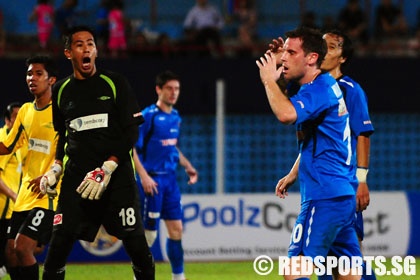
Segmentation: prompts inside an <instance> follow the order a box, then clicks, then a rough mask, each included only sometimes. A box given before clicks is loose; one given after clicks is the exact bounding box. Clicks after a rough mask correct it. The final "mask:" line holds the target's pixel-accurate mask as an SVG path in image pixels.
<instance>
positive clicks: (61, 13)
mask: <svg viewBox="0 0 420 280" xmlns="http://www.w3.org/2000/svg"><path fill="white" fill-rule="evenodd" d="M77 5H78V0H64V2H63V4H62V5H61V6H60V7H59V8H58V9H57V10H56V11H55V26H56V27H57V30H58V33H59V36H60V38H61V36H63V35H64V34H66V33H67V30H68V29H69V28H70V27H72V26H74V25H75V24H76V17H77V14H76V11H75V10H76V7H77Z"/></svg>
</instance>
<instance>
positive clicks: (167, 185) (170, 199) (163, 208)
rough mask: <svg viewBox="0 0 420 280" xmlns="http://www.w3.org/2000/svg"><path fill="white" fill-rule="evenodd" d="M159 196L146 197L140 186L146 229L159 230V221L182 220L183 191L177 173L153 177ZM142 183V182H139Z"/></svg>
mask: <svg viewBox="0 0 420 280" xmlns="http://www.w3.org/2000/svg"><path fill="white" fill-rule="evenodd" d="M152 178H153V180H155V182H156V183H157V184H158V186H157V189H158V192H159V193H158V194H154V195H153V196H152V195H146V194H145V193H144V190H143V187H142V186H141V185H140V184H139V188H140V198H141V202H142V203H141V213H142V215H143V223H144V228H145V229H147V230H157V228H158V224H159V220H160V219H163V220H182V207H181V191H180V190H179V187H178V184H177V181H176V179H177V178H176V174H175V172H172V173H166V174H157V175H152ZM138 182H140V181H138Z"/></svg>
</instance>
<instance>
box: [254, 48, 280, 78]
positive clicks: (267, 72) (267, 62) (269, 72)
mask: <svg viewBox="0 0 420 280" xmlns="http://www.w3.org/2000/svg"><path fill="white" fill-rule="evenodd" d="M256 63H257V66H258V68H259V69H260V78H261V81H262V82H263V83H264V84H265V83H267V82H269V81H274V82H275V81H277V80H278V79H279V78H280V75H281V73H282V71H283V67H279V68H278V69H277V63H276V56H275V54H273V53H271V52H269V53H265V54H264V55H263V56H262V57H260V59H259V60H257V61H256Z"/></svg>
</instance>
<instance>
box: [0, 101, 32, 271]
mask: <svg viewBox="0 0 420 280" xmlns="http://www.w3.org/2000/svg"><path fill="white" fill-rule="evenodd" d="M21 106H22V105H21V104H20V103H18V102H13V103H10V104H9V105H7V107H6V110H5V111H4V123H5V124H4V126H3V127H2V128H0V141H3V140H4V139H6V137H7V134H9V132H10V130H11V129H12V127H13V124H14V122H15V120H16V116H17V113H18V112H19V109H20V107H21ZM23 150H25V149H23V148H21V149H19V150H17V151H16V152H15V153H11V154H8V155H5V156H1V157H0V211H1V212H0V213H1V218H0V252H1V254H0V279H1V278H3V277H4V276H6V274H7V270H6V255H5V254H4V252H5V250H6V244H7V228H8V227H9V223H10V218H11V217H12V211H13V204H14V203H15V201H16V197H17V192H18V189H19V186H20V181H21V176H22V161H23V157H24V152H23ZM26 151H27V149H26Z"/></svg>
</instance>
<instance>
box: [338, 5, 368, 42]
mask: <svg viewBox="0 0 420 280" xmlns="http://www.w3.org/2000/svg"><path fill="white" fill-rule="evenodd" d="M338 27H339V28H340V29H341V30H343V31H344V32H345V33H346V34H347V36H349V37H350V39H351V40H352V42H354V43H356V44H357V43H361V44H362V45H367V44H368V42H369V32H368V20H367V17H366V13H365V11H364V10H363V9H362V7H361V6H360V4H359V0H348V1H347V4H346V6H345V7H344V8H343V9H341V10H340V13H339V15H338Z"/></svg>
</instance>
